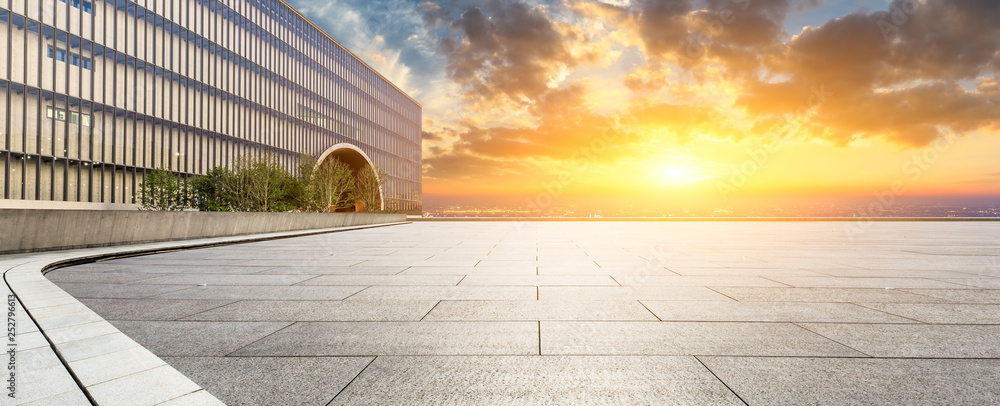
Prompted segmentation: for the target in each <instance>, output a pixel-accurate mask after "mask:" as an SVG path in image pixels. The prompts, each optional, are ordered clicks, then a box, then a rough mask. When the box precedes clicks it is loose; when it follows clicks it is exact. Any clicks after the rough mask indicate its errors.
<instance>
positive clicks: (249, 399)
mask: <svg viewBox="0 0 1000 406" xmlns="http://www.w3.org/2000/svg"><path fill="white" fill-rule="evenodd" d="M47 277H48V278H49V279H50V280H52V281H53V282H55V283H56V284H57V285H58V286H60V287H61V288H63V289H65V290H66V291H67V292H69V293H70V294H72V295H73V296H75V297H76V298H78V299H79V300H80V301H82V302H83V303H84V304H85V305H87V306H88V307H90V308H91V309H93V310H94V311H95V312H96V313H98V314H100V315H101V316H102V317H104V318H105V319H107V320H108V321H110V322H111V323H112V324H113V325H114V326H115V327H117V328H118V329H120V330H121V331H122V332H124V333H125V334H126V335H128V336H129V337H131V338H133V339H134V340H135V341H137V342H138V343H139V344H141V345H143V346H144V347H146V348H148V349H149V350H150V351H152V352H153V353H154V354H156V355H158V356H160V357H161V358H163V359H164V360H165V361H166V362H167V363H168V364H170V365H171V366H173V367H174V368H176V369H177V370H179V371H181V372H182V373H184V374H185V375H187V376H188V377H189V378H191V379H192V380H193V381H194V382H196V383H197V384H199V385H201V386H202V387H203V388H205V389H206V390H207V391H208V392H210V393H211V394H213V395H215V396H216V397H218V398H219V399H221V400H223V401H224V402H226V403H228V404H233V405H236V404H254V405H256V404H268V405H271V404H304V405H310V404H316V405H322V404H327V403H332V404H425V403H434V404H510V403H514V404H577V403H584V402H587V403H598V404H605V403H607V404H698V405H702V404H743V403H748V404H752V405H763V404H852V403H853V404H872V403H894V404H976V405H981V404H998V403H1000V385H997V382H1000V316H998V314H1000V223H995V222H994V223H964V222H913V223H910V222H906V223H901V222H875V223H853V222H709V223H674V222H600V223H588V222H551V223H550V222H524V223H517V222H510V223H504V222H454V223H449V222H415V223H412V224H407V225H398V226H392V227H385V228H376V229H367V230H356V231H350V232H342V233H335V234H323V235H314V236H306V237H297V238H290V239H280V240H272V241H265V242H256V243H249V244H240V245H230V246H224V247H216V248H206V249H195V250H187V251H177V252H172V253H165V254H157V255H149V256H142V257H132V258H125V259H117V260H109V261H104V262H99V263H93V264H87V265H80V266H74V267H70V268H64V269H59V270H56V271H53V272H51V273H49V274H47Z"/></svg>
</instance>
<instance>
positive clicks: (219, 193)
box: [191, 166, 233, 211]
mask: <svg viewBox="0 0 1000 406" xmlns="http://www.w3.org/2000/svg"><path fill="white" fill-rule="evenodd" d="M232 183H233V173H232V172H230V171H229V170H228V169H226V168H223V167H221V166H216V167H215V168H212V170H210V171H208V173H207V174H205V176H200V177H198V178H195V179H194V180H192V181H191V189H192V191H193V192H194V199H193V201H192V204H191V205H192V206H194V207H197V208H198V210H201V211H231V210H232V208H231V207H232V206H233V190H231V189H232Z"/></svg>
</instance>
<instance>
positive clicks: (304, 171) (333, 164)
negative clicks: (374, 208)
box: [299, 155, 352, 213]
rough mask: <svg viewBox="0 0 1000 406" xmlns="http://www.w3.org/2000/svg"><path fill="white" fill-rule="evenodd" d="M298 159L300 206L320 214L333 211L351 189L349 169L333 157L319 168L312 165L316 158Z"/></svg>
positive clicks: (305, 156) (303, 157) (302, 157)
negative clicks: (300, 188) (300, 187)
mask: <svg viewBox="0 0 1000 406" xmlns="http://www.w3.org/2000/svg"><path fill="white" fill-rule="evenodd" d="M299 159H300V161H299V179H300V182H301V184H302V191H301V206H302V207H303V208H305V209H306V210H309V211H316V212H320V213H325V212H330V211H334V210H335V209H336V207H337V206H339V205H340V203H341V201H342V199H343V197H344V194H345V193H346V192H347V191H348V190H349V189H350V188H351V175H352V172H351V168H350V167H349V166H347V164H345V163H344V162H342V161H341V160H339V159H337V158H335V157H331V158H327V159H326V160H324V161H323V163H321V164H320V165H319V166H316V165H314V164H313V163H314V162H315V161H316V158H315V157H313V156H311V155H302V156H301V157H300V158H299Z"/></svg>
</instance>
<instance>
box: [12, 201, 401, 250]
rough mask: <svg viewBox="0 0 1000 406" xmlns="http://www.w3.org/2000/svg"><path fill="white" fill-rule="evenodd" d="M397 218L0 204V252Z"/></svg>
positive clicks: (395, 217) (394, 219)
mask: <svg viewBox="0 0 1000 406" xmlns="http://www.w3.org/2000/svg"><path fill="white" fill-rule="evenodd" d="M400 221H406V215H405V214H369V213H217V212H160V211H106V210H20V209H0V254H10V253H18V252H32V251H46V250H57V249H70V248H85V247H103V246H109V245H120V244H137V243H144V242H155V241H168V240H186V239H194V238H209V237H224V236H234V235H246V234H261V233H273V232H281V231H296V230H310V229H322V228H333V227H346V226H358V225H368V224H384V223H395V222H400Z"/></svg>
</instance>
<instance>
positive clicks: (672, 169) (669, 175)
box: [656, 164, 709, 185]
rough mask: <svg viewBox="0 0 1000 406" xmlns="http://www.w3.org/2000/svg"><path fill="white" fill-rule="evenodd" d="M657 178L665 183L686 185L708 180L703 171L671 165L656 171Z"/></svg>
mask: <svg viewBox="0 0 1000 406" xmlns="http://www.w3.org/2000/svg"><path fill="white" fill-rule="evenodd" d="M656 175H657V177H658V178H659V179H660V180H661V181H663V182H664V183H668V184H673V185H686V184H689V183H694V182H698V181H701V180H704V179H707V178H708V177H709V176H706V175H705V174H704V173H702V172H701V171H699V170H697V169H695V168H692V167H690V166H687V165H679V164H669V165H664V166H661V167H659V168H657V169H656Z"/></svg>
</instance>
